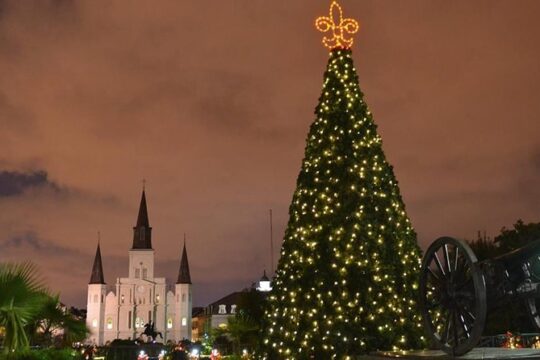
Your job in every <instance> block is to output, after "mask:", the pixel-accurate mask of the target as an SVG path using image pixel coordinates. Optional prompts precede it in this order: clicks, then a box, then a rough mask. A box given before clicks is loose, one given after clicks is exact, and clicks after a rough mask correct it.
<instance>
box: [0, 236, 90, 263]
mask: <svg viewBox="0 0 540 360" xmlns="http://www.w3.org/2000/svg"><path fill="white" fill-rule="evenodd" d="M10 249H28V250H30V251H33V252H36V253H38V254H41V255H43V256H50V255H55V256H61V257H62V256H80V255H81V253H80V252H79V251H77V250H75V249H72V248H69V247H66V246H60V245H58V244H57V243H55V242H52V241H48V240H45V239H41V238H40V237H39V236H38V235H37V234H36V233H34V232H26V233H24V234H20V235H14V236H12V237H11V238H10V239H8V240H5V241H4V242H0V250H3V251H8V250H10Z"/></svg>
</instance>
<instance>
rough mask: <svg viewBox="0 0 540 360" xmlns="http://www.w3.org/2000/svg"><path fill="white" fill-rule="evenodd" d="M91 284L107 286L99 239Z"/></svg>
mask: <svg viewBox="0 0 540 360" xmlns="http://www.w3.org/2000/svg"><path fill="white" fill-rule="evenodd" d="M89 284H105V277H104V276H103V265H102V263H101V249H100V248H99V239H98V245H97V249H96V256H95V257H94V266H93V267H92V275H91V276H90V282H89Z"/></svg>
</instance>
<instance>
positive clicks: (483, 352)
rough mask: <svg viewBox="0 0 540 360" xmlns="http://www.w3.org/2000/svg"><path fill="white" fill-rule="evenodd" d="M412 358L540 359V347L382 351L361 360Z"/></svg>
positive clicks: (446, 359) (447, 359)
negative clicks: (452, 351) (453, 353)
mask: <svg viewBox="0 0 540 360" xmlns="http://www.w3.org/2000/svg"><path fill="white" fill-rule="evenodd" d="M382 359H410V360H428V359H438V360H450V359H467V360H480V359H482V360H503V359H520V360H525V359H526V360H529V359H540V349H504V348H474V349H472V350H471V351H470V352H468V353H467V354H465V355H462V356H457V357H452V356H450V355H448V354H446V353H444V352H442V351H440V350H418V351H380V352H376V353H373V354H370V355H365V356H361V357H360V358H359V360H382Z"/></svg>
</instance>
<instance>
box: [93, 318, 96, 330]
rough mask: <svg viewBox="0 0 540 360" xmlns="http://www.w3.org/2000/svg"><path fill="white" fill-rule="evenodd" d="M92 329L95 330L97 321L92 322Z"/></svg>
mask: <svg viewBox="0 0 540 360" xmlns="http://www.w3.org/2000/svg"><path fill="white" fill-rule="evenodd" d="M92 327H95V328H97V319H94V320H92Z"/></svg>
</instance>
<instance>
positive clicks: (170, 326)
mask: <svg viewBox="0 0 540 360" xmlns="http://www.w3.org/2000/svg"><path fill="white" fill-rule="evenodd" d="M167 329H172V318H168V319H167Z"/></svg>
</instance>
